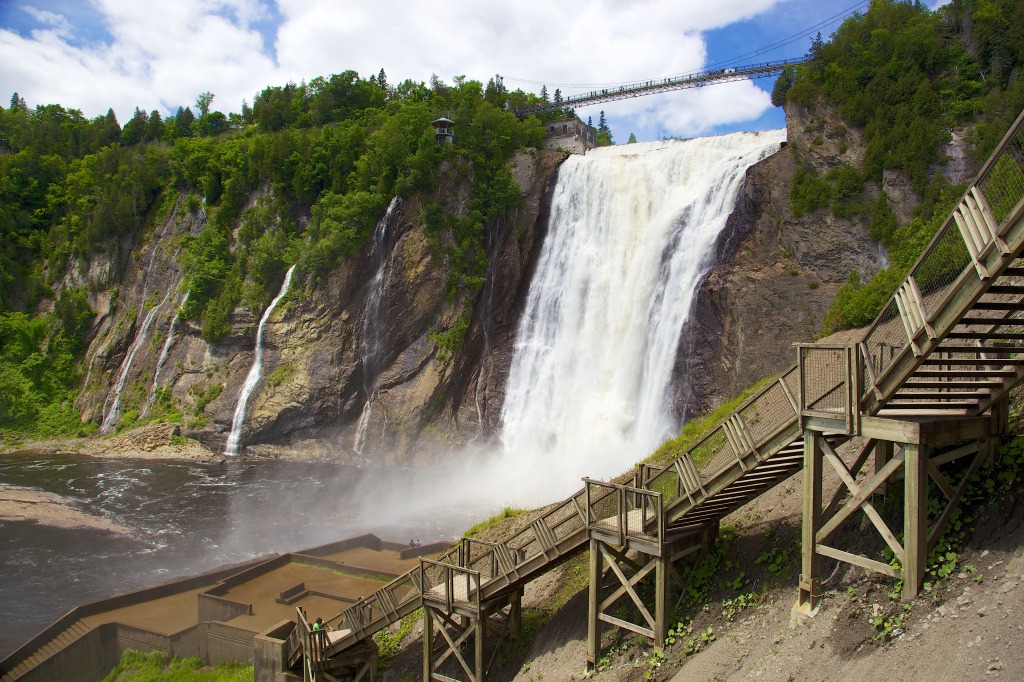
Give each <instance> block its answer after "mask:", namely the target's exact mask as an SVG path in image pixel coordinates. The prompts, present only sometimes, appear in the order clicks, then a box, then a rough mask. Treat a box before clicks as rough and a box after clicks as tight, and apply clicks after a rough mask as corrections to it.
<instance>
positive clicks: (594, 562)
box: [587, 538, 604, 669]
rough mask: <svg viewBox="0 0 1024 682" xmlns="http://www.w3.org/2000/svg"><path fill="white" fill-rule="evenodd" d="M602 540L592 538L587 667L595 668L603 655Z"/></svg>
mask: <svg viewBox="0 0 1024 682" xmlns="http://www.w3.org/2000/svg"><path fill="white" fill-rule="evenodd" d="M600 544H601V541H600V540H595V539H594V538H590V610H589V614H588V619H589V624H588V627H587V667H588V668H590V669H593V668H594V667H595V666H596V665H597V659H598V657H599V656H600V655H601V618H600V616H601V580H602V579H603V576H604V571H603V568H602V566H601V563H602V562H601V547H600Z"/></svg>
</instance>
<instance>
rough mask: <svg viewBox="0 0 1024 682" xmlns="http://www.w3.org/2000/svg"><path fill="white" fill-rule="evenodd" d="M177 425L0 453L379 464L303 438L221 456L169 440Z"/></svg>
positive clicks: (26, 444)
mask: <svg viewBox="0 0 1024 682" xmlns="http://www.w3.org/2000/svg"><path fill="white" fill-rule="evenodd" d="M180 432H181V427H180V426H179V425H177V424H147V425H145V426H140V427H138V428H135V429H132V430H130V431H126V432H125V433H122V434H118V435H116V436H111V437H101V436H86V437H68V438H50V439H44V440H37V441H32V440H29V441H25V442H22V443H17V444H13V445H8V446H5V447H3V448H0V456H12V455H19V454H41V455H82V456H86V457H102V458H107V459H136V460H150V461H169V462H198V463H209V464H222V463H224V462H228V461H238V462H259V461H267V460H286V461H296V462H306V461H309V462H312V461H323V460H330V461H332V462H337V463H338V464H343V465H347V466H354V467H360V468H377V467H378V466H379V463H375V462H373V461H372V460H370V459H367V458H366V457H363V456H361V455H358V454H356V453H353V452H349V451H347V450H344V449H338V448H334V447H330V446H329V445H328V444H325V443H323V442H322V441H316V440H307V441H303V442H301V443H299V444H296V445H293V446H286V445H270V444H258V445H253V446H251V447H250V448H248V449H247V451H245V452H243V453H242V454H240V455H225V454H223V453H221V452H217V451H214V450H212V449H210V448H209V447H207V446H206V445H203V444H202V443H200V442H199V441H197V440H195V439H193V438H188V439H187V441H186V442H185V443H183V444H180V445H178V444H172V442H171V439H172V437H179V436H180V435H181V433H180Z"/></svg>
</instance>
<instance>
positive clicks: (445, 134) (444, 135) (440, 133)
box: [430, 116, 455, 144]
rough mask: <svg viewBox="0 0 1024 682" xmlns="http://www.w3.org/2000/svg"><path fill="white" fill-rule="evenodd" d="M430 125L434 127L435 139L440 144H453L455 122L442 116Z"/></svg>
mask: <svg viewBox="0 0 1024 682" xmlns="http://www.w3.org/2000/svg"><path fill="white" fill-rule="evenodd" d="M430 125H432V126H434V139H436V140H437V141H438V142H447V143H449V144H451V142H452V141H453V140H454V139H455V121H452V120H451V119H448V118H445V117H443V116H442V117H441V118H439V119H437V120H436V121H431V122H430Z"/></svg>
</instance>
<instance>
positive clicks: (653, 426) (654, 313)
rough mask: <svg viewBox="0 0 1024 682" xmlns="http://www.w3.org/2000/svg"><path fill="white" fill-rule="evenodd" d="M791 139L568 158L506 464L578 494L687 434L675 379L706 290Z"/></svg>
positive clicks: (517, 360) (530, 304)
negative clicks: (752, 194) (689, 320)
mask: <svg viewBox="0 0 1024 682" xmlns="http://www.w3.org/2000/svg"><path fill="white" fill-rule="evenodd" d="M784 140H785V131H784V130H778V131H769V132H763V133H737V134H733V135H727V136H722V137H713V138H699V139H693V140H687V141H664V142H652V143H644V144H630V145H622V146H618V147H608V148H602V149H598V150H594V151H591V152H589V153H588V154H587V155H586V156H574V157H572V158H570V159H569V160H567V161H566V162H565V163H564V164H563V165H562V167H561V169H560V171H559V177H558V184H557V186H556V189H555V193H554V196H553V199H552V205H551V217H550V222H549V227H548V234H547V236H546V237H545V242H544V244H543V247H542V251H541V255H540V259H539V261H538V266H537V270H536V273H535V275H534V277H533V280H532V281H531V284H530V291H529V295H528V298H527V301H526V308H525V310H524V313H523V316H522V318H521V321H520V326H519V329H518V332H517V338H516V343H515V351H514V357H513V360H512V366H511V371H510V375H509V380H508V386H507V392H506V397H505V403H504V407H503V411H502V433H501V442H502V450H503V455H502V456H501V459H504V460H505V461H506V464H505V470H506V471H510V472H512V471H517V470H523V469H525V470H528V471H529V470H532V474H531V478H532V480H533V481H536V472H537V471H538V470H539V468H540V467H543V469H542V470H544V471H545V472H547V475H546V476H545V478H548V479H557V480H559V481H566V482H567V483H565V484H564V485H565V486H567V487H565V488H564V489H562V490H559V491H558V493H559V494H564V493H567V492H570V491H571V490H572V489H575V488H576V487H578V486H579V477H580V476H582V475H588V476H594V477H604V476H610V475H614V474H618V473H621V472H622V471H624V470H626V469H627V468H628V467H629V466H631V465H632V464H634V463H635V462H637V461H638V460H640V459H642V458H643V457H645V456H647V455H648V454H649V453H650V452H651V451H652V450H653V448H655V447H656V446H657V445H659V444H660V443H661V442H662V441H663V440H664V439H665V438H666V437H668V436H671V435H674V433H675V432H676V431H677V429H678V424H677V423H676V419H675V417H674V416H673V411H672V404H671V393H672V391H671V389H672V386H671V381H672V374H673V367H674V365H675V362H676V351H677V348H678V345H679V339H680V335H681V332H682V330H683V327H684V323H685V321H686V317H687V315H688V313H689V310H690V305H691V302H692V299H693V294H694V292H695V290H696V288H697V285H698V284H699V282H700V280H701V278H702V276H703V275H704V273H705V272H706V271H707V269H708V268H709V267H710V266H711V265H712V264H713V262H712V257H713V250H714V246H715V243H716V239H717V238H718V235H719V233H720V232H721V230H722V228H723V227H724V226H725V224H726V221H727V219H728V217H729V215H730V214H731V213H732V211H733V209H734V208H735V205H736V201H737V198H738V195H739V193H740V191H741V190H742V187H743V182H744V177H745V172H746V170H747V168H749V167H750V166H751V165H752V164H754V163H756V162H758V161H760V160H761V159H764V158H766V157H767V156H770V155H771V154H772V153H774V152H775V151H777V150H778V149H779V148H780V143H781V142H783V141H784ZM507 483H508V481H507V479H506V480H505V481H503V484H505V485H506V486H507Z"/></svg>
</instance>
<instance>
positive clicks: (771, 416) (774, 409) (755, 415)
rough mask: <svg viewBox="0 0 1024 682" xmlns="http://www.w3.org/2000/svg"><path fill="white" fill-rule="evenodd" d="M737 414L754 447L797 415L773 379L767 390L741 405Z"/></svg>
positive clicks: (780, 386)
mask: <svg viewBox="0 0 1024 682" xmlns="http://www.w3.org/2000/svg"><path fill="white" fill-rule="evenodd" d="M794 395H796V394H794ZM739 414H740V417H742V418H743V422H744V424H746V427H747V430H748V431H750V436H751V438H753V440H754V446H755V447H759V446H761V445H762V444H764V442H765V441H766V440H767V439H768V437H769V436H771V435H772V433H774V432H775V431H776V430H778V428H779V427H780V426H782V425H783V424H786V423H787V422H789V421H790V420H792V419H795V418H796V417H797V413H796V410H794V409H793V404H792V403H791V402H789V397H788V396H787V395H786V392H785V390H784V389H783V388H782V385H781V384H779V382H778V381H773V382H772V383H771V385H770V386H768V387H767V390H765V391H764V392H763V393H761V394H760V395H759V396H757V398H756V399H755V400H752V401H750V403H748V404H747V405H746V406H744V407H742V408H741V409H740V412H739Z"/></svg>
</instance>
